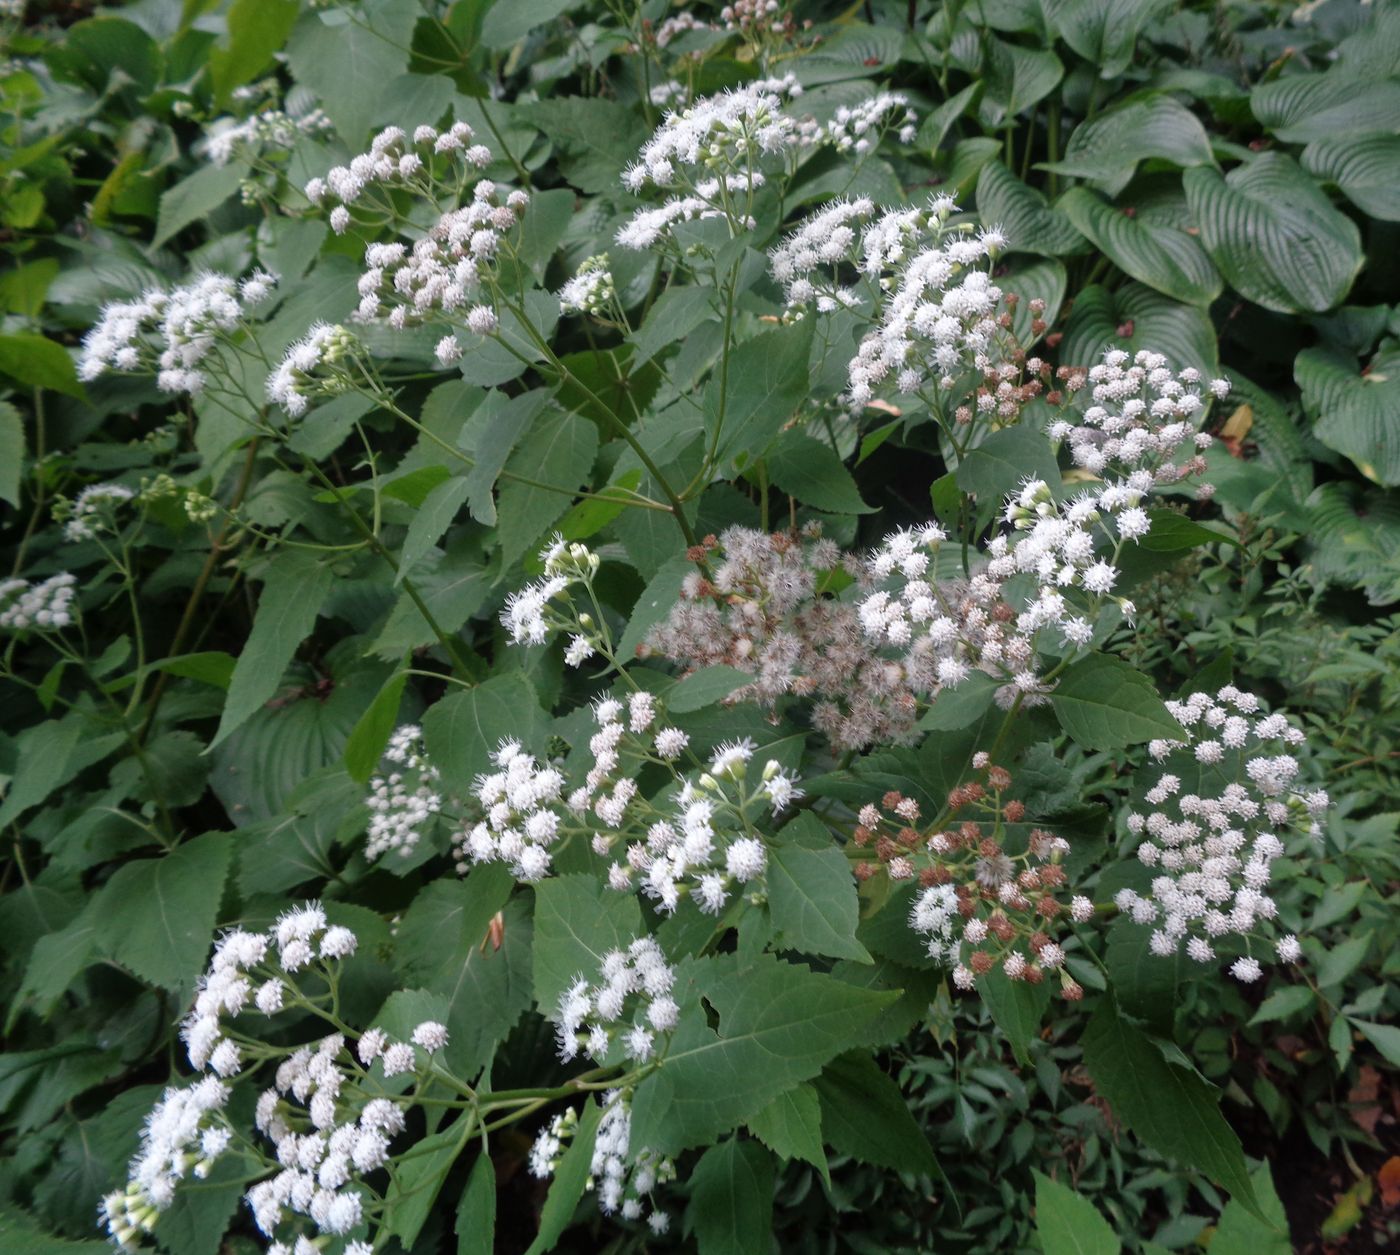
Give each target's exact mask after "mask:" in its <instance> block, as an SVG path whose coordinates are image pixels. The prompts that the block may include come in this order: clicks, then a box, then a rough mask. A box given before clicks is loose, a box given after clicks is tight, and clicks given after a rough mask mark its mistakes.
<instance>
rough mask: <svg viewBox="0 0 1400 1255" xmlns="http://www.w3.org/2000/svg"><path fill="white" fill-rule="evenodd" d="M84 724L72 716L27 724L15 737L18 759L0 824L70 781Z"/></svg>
mask: <svg viewBox="0 0 1400 1255" xmlns="http://www.w3.org/2000/svg"><path fill="white" fill-rule="evenodd" d="M84 730H85V721H84V720H83V719H82V718H81V717H79V716H78V715H76V714H70V715H68V716H67V717H66V718H64V719H50V720H46V721H45V722H43V723H35V724H31V725H30V726H29V727H28V728H26V729H24V731H23V732H22V733H20V735H19V737H18V738H17V739H18V741H19V758H18V762H17V763H16V765H15V773H14V776H13V777H12V778H11V780H10V782H9V785H8V787H7V789H6V792H5V800H4V803H3V804H0V824H6V825H8V824H10V823H12V822H13V821H14V820H15V819H16V818H17V817H18V816H19V815H21V814H22V813H23V812H24V811H26V810H28V809H29V808H30V807H31V806H37V805H38V804H39V803H40V802H42V801H43V800H44V799H45V798H47V797H48V796H49V794H50V793H52V792H53V791H54V790H55V789H56V788H58V786H59V785H61V784H63V783H64V782H65V781H66V780H69V779H71V778H72V776H73V775H74V774H75V772H74V771H73V770H72V769H71V768H70V764H71V763H72V762H73V759H74V751H75V750H76V749H77V747H78V741H79V738H80V737H82V735H83V732H84Z"/></svg>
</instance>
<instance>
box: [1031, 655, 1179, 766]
mask: <svg viewBox="0 0 1400 1255" xmlns="http://www.w3.org/2000/svg"><path fill="white" fill-rule="evenodd" d="M1050 702H1051V705H1053V706H1054V708H1055V714H1056V716H1057V717H1058V718H1059V720H1060V726H1061V727H1062V728H1064V730H1065V731H1066V732H1068V733H1069V734H1070V736H1072V737H1073V738H1074V739H1075V740H1076V741H1078V742H1079V744H1080V745H1082V746H1084V747H1085V748H1086V749H1096V750H1108V749H1123V748H1124V747H1126V746H1129V745H1140V744H1142V743H1143V742H1144V741H1151V740H1153V739H1155V738H1159V737H1160V738H1164V739H1166V740H1172V741H1179V740H1182V739H1183V736H1184V733H1183V731H1182V728H1181V725H1180V724H1178V723H1177V721H1176V720H1175V719H1173V718H1172V717H1171V715H1170V714H1169V713H1168V712H1167V708H1166V706H1164V705H1163V704H1162V699H1161V698H1160V697H1159V696H1158V695H1157V689H1156V687H1155V686H1154V685H1153V683H1152V681H1151V680H1150V679H1149V678H1148V677H1147V676H1146V675H1144V674H1143V673H1142V672H1141V671H1139V670H1138V669H1137V668H1136V667H1133V666H1131V665H1129V664H1128V663H1126V662H1124V661H1123V660H1122V659H1121V658H1115V657H1113V656H1112V655H1111V654H1100V653H1093V654H1090V655H1088V657H1085V658H1081V659H1080V660H1079V661H1078V662H1075V663H1072V664H1071V665H1070V666H1069V667H1068V668H1067V669H1066V670H1065V672H1064V674H1063V675H1062V676H1061V677H1060V680H1059V683H1057V684H1056V686H1055V690H1054V692H1052V693H1051V694H1050Z"/></svg>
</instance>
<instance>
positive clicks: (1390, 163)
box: [1303, 135, 1400, 222]
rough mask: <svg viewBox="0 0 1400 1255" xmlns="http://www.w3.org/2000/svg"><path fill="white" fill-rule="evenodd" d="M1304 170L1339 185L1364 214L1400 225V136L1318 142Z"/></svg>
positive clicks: (1310, 149)
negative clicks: (1399, 175)
mask: <svg viewBox="0 0 1400 1255" xmlns="http://www.w3.org/2000/svg"><path fill="white" fill-rule="evenodd" d="M1303 168H1304V169H1305V170H1307V171H1308V173H1309V174H1312V175H1315V176H1316V177H1317V178H1319V179H1325V180H1326V181H1327V182H1328V183H1335V184H1336V185H1337V187H1339V188H1340V189H1341V192H1342V195H1343V196H1345V197H1346V198H1347V200H1349V201H1351V203H1352V204H1353V205H1355V206H1356V207H1357V208H1358V209H1359V210H1361V211H1362V213H1365V214H1369V215H1370V216H1371V217H1372V218H1383V219H1384V220H1385V221H1386V222H1400V177H1397V173H1396V172H1397V171H1400V135H1359V136H1340V137H1338V138H1336V139H1317V140H1314V141H1313V142H1312V143H1311V144H1309V145H1308V146H1307V147H1306V148H1305V149H1303Z"/></svg>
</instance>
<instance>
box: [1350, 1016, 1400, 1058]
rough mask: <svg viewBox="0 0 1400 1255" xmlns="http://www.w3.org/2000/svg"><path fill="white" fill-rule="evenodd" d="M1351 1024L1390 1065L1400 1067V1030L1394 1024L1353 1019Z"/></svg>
mask: <svg viewBox="0 0 1400 1255" xmlns="http://www.w3.org/2000/svg"><path fill="white" fill-rule="evenodd" d="M1351 1024H1352V1027H1353V1028H1356V1029H1357V1030H1358V1031H1359V1032H1360V1033H1361V1036H1362V1037H1364V1038H1365V1039H1366V1040H1367V1041H1368V1042H1370V1043H1371V1045H1373V1046H1374V1047H1375V1048H1376V1049H1377V1050H1379V1051H1380V1052H1381V1055H1382V1057H1383V1058H1385V1060H1386V1061H1387V1062H1388V1063H1393V1064H1395V1065H1396V1066H1397V1067H1400V1028H1396V1027H1395V1025H1393V1024H1374V1023H1372V1022H1371V1021H1370V1020H1356V1019H1353V1020H1351Z"/></svg>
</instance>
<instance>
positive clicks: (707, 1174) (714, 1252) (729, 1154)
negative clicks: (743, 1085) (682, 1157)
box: [689, 1137, 773, 1255]
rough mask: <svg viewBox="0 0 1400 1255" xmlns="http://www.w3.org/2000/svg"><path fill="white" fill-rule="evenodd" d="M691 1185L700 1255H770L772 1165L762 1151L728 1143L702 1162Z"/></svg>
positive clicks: (693, 1224) (730, 1140)
mask: <svg viewBox="0 0 1400 1255" xmlns="http://www.w3.org/2000/svg"><path fill="white" fill-rule="evenodd" d="M690 1180H691V1190H692V1192H691V1196H690V1210H689V1219H690V1227H691V1228H692V1229H693V1230H694V1231H695V1239H696V1243H697V1245H698V1246H699V1248H700V1255H768V1252H769V1249H770V1248H771V1245H772V1236H771V1233H772V1228H773V1159H772V1156H771V1155H769V1153H768V1152H767V1151H766V1150H765V1149H764V1148H763V1147H762V1146H760V1145H759V1144H758V1143H757V1142H752V1141H746V1140H744V1139H742V1138H738V1137H731V1138H728V1139H727V1140H725V1141H723V1142H721V1143H720V1144H719V1145H718V1146H712V1147H711V1148H710V1149H709V1150H707V1151H706V1152H705V1153H704V1154H703V1155H701V1156H700V1161H699V1163H697V1164H696V1165H695V1169H694V1171H693V1172H692V1173H691V1178H690Z"/></svg>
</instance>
